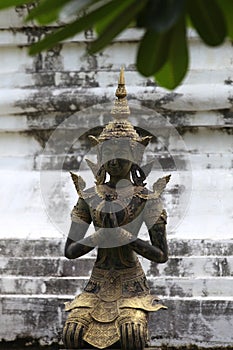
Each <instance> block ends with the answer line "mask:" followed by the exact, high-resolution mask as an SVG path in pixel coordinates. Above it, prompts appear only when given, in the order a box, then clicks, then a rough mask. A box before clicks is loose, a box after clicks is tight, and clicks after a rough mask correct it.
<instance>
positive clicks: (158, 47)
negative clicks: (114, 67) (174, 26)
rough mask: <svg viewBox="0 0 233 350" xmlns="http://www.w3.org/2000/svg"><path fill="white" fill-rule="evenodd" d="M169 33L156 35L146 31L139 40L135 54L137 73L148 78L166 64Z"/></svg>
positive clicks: (151, 31)
mask: <svg viewBox="0 0 233 350" xmlns="http://www.w3.org/2000/svg"><path fill="white" fill-rule="evenodd" d="M169 41H170V31H168V32H165V33H156V32H154V31H153V30H148V31H147V32H146V33H145V35H144V37H143V38H142V40H141V43H140V46H139V49H138V54H137V69H138V71H139V72H140V73H141V74H142V75H144V76H146V77H149V76H151V75H153V74H155V73H156V72H157V71H158V70H159V69H160V68H161V67H162V66H163V65H164V63H165V62H166V60H167V57H168V49H169Z"/></svg>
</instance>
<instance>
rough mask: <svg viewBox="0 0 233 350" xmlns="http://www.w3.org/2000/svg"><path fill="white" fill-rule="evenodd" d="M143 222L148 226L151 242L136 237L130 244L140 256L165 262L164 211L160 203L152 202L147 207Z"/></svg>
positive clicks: (166, 248) (166, 257)
mask: <svg viewBox="0 0 233 350" xmlns="http://www.w3.org/2000/svg"><path fill="white" fill-rule="evenodd" d="M159 204H160V203H159ZM145 223H146V225H147V227H148V232H149V235H150V240H151V244H150V243H148V242H146V241H144V240H142V239H140V238H137V239H136V240H135V241H134V242H132V243H131V244H130V245H131V246H132V248H133V249H134V251H135V252H136V253H138V254H140V255H141V256H143V257H145V258H147V259H149V260H151V261H154V262H157V263H165V262H166V261H167V260H168V245H167V238H166V211H165V210H163V209H162V208H161V205H158V203H154V205H151V206H149V208H147V215H146V216H145Z"/></svg>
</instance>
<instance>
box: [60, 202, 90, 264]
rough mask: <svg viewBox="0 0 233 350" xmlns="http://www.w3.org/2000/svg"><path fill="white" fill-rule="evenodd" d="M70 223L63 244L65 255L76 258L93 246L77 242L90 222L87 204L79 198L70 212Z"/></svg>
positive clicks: (82, 236)
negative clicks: (64, 243)
mask: <svg viewBox="0 0 233 350" xmlns="http://www.w3.org/2000/svg"><path fill="white" fill-rule="evenodd" d="M71 219H72V223H71V226H70V230H69V235H68V237H67V240H66V245H65V257H66V258H68V259H76V258H79V257H80V256H82V255H85V254H87V253H89V252H90V251H91V250H92V249H93V248H94V246H87V245H84V244H81V243H79V241H80V240H81V239H83V238H84V236H85V234H86V232H87V230H88V227H89V225H90V223H91V215H90V211H89V208H88V205H87V204H86V203H85V201H84V200H83V199H82V198H80V199H79V201H78V203H77V205H76V206H75V207H74V209H73V210H72V213H71Z"/></svg>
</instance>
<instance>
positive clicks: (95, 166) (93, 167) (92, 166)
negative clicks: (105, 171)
mask: <svg viewBox="0 0 233 350" xmlns="http://www.w3.org/2000/svg"><path fill="white" fill-rule="evenodd" d="M86 162H87V165H88V166H89V168H90V169H91V171H92V172H93V175H94V177H95V178H96V176H97V173H98V171H99V164H98V163H93V162H92V161H90V160H89V159H86Z"/></svg>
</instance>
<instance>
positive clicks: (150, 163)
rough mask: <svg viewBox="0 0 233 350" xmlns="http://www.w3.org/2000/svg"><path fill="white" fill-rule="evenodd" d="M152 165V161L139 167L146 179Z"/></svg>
mask: <svg viewBox="0 0 233 350" xmlns="http://www.w3.org/2000/svg"><path fill="white" fill-rule="evenodd" d="M153 164H154V161H153V160H152V162H149V163H147V164H145V165H143V166H142V167H141V169H142V171H143V172H144V174H145V176H146V177H147V176H148V175H149V174H150V172H151V170H152V167H153Z"/></svg>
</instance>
